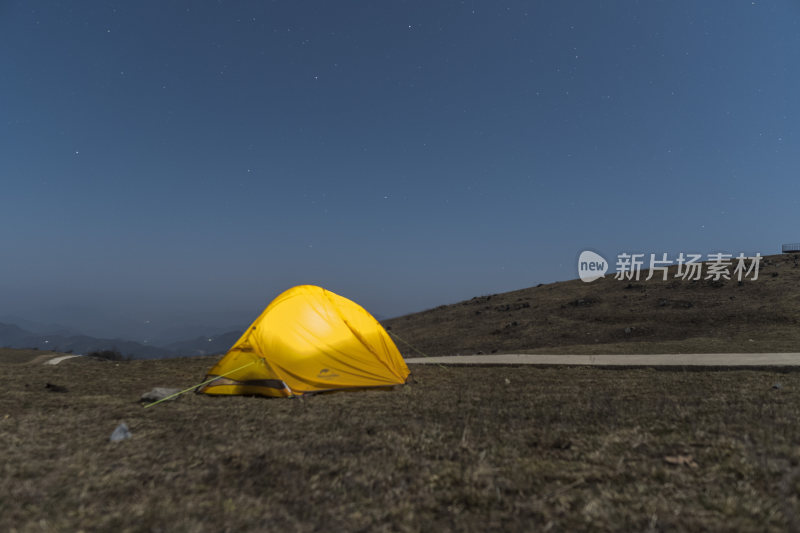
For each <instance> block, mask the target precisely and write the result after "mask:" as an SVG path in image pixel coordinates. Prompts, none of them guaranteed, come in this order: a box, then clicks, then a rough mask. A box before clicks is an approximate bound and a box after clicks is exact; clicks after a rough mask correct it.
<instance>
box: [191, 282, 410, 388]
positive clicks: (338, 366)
mask: <svg viewBox="0 0 800 533" xmlns="http://www.w3.org/2000/svg"><path fill="white" fill-rule="evenodd" d="M251 363H252V364H251ZM242 367H243V368H242ZM237 369H239V370H237ZM231 371H233V372H231ZM409 375H410V372H409V370H408V367H407V366H406V363H405V361H404V360H403V357H402V356H401V355H400V352H399V351H398V350H397V347H396V346H395V345H394V342H392V339H391V338H389V335H388V334H387V333H386V330H384V329H383V327H382V326H381V325H380V324H379V323H378V321H377V320H375V319H374V318H373V317H372V315H370V314H369V313H368V312H367V311H366V310H365V309H364V308H363V307H361V306H360V305H358V304H356V303H355V302H352V301H350V300H348V299H347V298H343V297H341V296H339V295H338V294H334V293H332V292H330V291H327V290H325V289H323V288H321V287H315V286H313V285H300V286H298V287H294V288H292V289H289V290H288V291H286V292H284V293H282V294H281V295H280V296H278V297H277V298H275V299H274V300H273V301H272V303H270V304H269V306H267V308H266V309H265V310H264V312H263V313H261V315H260V316H259V317H258V318H257V319H256V320H255V322H253V324H252V325H251V326H250V327H249V328H247V331H245V332H244V334H243V335H242V336H241V338H239V340H238V341H236V343H235V344H234V345H233V347H231V349H230V350H228V353H227V354H225V356H224V357H223V358H222V359H221V360H220V361H219V362H218V363H217V364H216V365H214V367H213V368H212V369H211V370H210V371H209V373H208V376H206V378H207V379H212V378H214V377H215V376H224V377H220V378H219V379H215V380H214V381H212V382H211V383H209V384H207V385H205V386H204V387H202V388H201V389H200V392H204V393H206V394H260V395H263V396H301V395H303V394H308V393H314V392H322V391H331V390H341V389H352V388H365V387H387V386H393V385H399V384H403V383H405V382H406V380H407V379H408V377H409Z"/></svg>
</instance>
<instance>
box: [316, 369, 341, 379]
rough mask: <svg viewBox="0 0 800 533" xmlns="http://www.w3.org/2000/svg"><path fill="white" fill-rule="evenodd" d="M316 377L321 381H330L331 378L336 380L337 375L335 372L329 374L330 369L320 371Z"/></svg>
mask: <svg viewBox="0 0 800 533" xmlns="http://www.w3.org/2000/svg"><path fill="white" fill-rule="evenodd" d="M317 377H318V378H322V379H331V378H338V377H339V374H337V373H336V372H331V369H330V368H323V369H322V370H320V371H319V374H317Z"/></svg>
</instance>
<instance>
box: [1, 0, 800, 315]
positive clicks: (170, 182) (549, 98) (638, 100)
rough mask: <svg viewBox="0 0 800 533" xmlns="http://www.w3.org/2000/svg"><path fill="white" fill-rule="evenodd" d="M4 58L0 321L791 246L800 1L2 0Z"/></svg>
mask: <svg viewBox="0 0 800 533" xmlns="http://www.w3.org/2000/svg"><path fill="white" fill-rule="evenodd" d="M0 71H1V72H2V73H3V74H2V78H0V103H1V105H0V180H2V182H1V183H2V191H3V200H4V201H3V209H2V211H1V212H0V242H2V244H3V250H4V253H3V257H2V260H1V261H0V314H18V315H22V316H25V317H28V318H31V319H34V320H56V321H59V320H60V321H62V322H64V321H68V320H73V322H75V320H77V318H76V317H84V316H86V317H88V316H89V315H90V314H91V313H90V311H91V310H94V311H97V312H99V313H104V314H114V315H120V316H123V315H124V316H125V317H129V318H131V319H132V320H146V319H147V320H156V321H158V322H159V323H163V324H172V323H184V322H191V321H194V322H197V321H201V322H202V321H206V322H209V323H215V324H228V323H238V322H240V321H246V320H247V319H249V318H252V317H253V315H254V314H255V313H257V312H258V311H259V310H260V309H261V308H263V306H264V305H265V304H266V303H267V302H268V301H269V300H270V299H271V298H272V297H274V296H275V295H276V294H277V293H279V292H280V291H282V290H284V289H286V288H288V287H290V286H292V285H296V284H301V283H314V284H320V285H322V286H325V287H327V288H329V289H331V290H334V291H336V292H339V293H340V294H342V295H344V296H347V297H350V298H352V299H354V300H356V301H358V302H359V303H361V304H362V305H364V306H365V307H367V309H369V310H370V311H372V312H373V313H375V314H378V315H381V316H384V317H388V316H394V315H398V314H402V313H406V312H411V311H415V310H421V309H424V308H427V307H431V306H435V305H439V304H442V303H449V302H452V301H457V300H459V299H463V298H469V297H471V296H474V295H478V294H486V293H493V292H499V291H506V290H512V289H518V288H523V287H527V286H531V285H535V284H537V283H540V282H549V281H555V280H562V279H571V278H575V277H576V276H577V271H576V265H575V261H576V258H577V254H578V253H579V252H580V251H581V250H582V249H584V248H587V247H588V248H592V249H595V250H598V251H600V252H601V253H604V254H606V255H607V256H608V255H611V256H613V255H614V254H616V253H618V252H622V251H643V252H665V251H666V252H675V253H677V252H678V251H696V252H703V253H706V252H712V251H727V252H730V253H734V254H737V253H739V252H740V251H744V252H755V251H759V252H761V253H762V254H768V253H775V252H777V251H779V247H780V244H781V243H782V242H792V241H800V223H799V221H800V179H798V171H799V170H800V142H799V141H800V138H799V137H798V126H797V124H798V119H799V118H800V116H799V115H800V114H799V113H798V112H799V111H800V99H799V98H798V95H800V4H798V3H797V2H794V1H788V0H786V1H780V0H777V1H774V2H763V3H762V2H760V1H757V2H751V1H730V0H724V1H723V0H719V1H710V0H709V1H703V2H697V1H694V0H692V1H638V2H634V1H619V2H591V1H585V2H571V1H558V2H555V1H548V2H515V1H509V2H496V1H486V2H480V1H473V2H470V1H466V2H431V1H405V2H400V1H394V2H389V1H386V2H366V1H364V2H348V1H343V2H323V1H315V2H310V1H309V2H301V1H297V2H295V1H288V0H287V1H276V2H260V1H259V2H223V1H218V2H181V1H170V2H155V1H142V2H113V1H102V2H100V1H89V2H56V1H42V2H23V1H0ZM80 310H83V311H80ZM82 313H83V314H82ZM84 320H87V321H88V320H90V319H89V318H85V319H84ZM89 325H90V324H89ZM87 327H88V326H87Z"/></svg>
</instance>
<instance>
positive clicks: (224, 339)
mask: <svg viewBox="0 0 800 533" xmlns="http://www.w3.org/2000/svg"><path fill="white" fill-rule="evenodd" d="M37 329H38V328H37ZM54 329H55V331H53V332H51V333H49V334H45V333H42V332H41V331H37V332H34V331H30V330H28V329H23V328H21V327H19V326H18V325H16V324H6V323H3V322H0V346H2V347H6V348H37V349H40V350H54V351H58V352H71V353H77V354H84V355H85V354H88V353H89V352H93V351H100V350H116V351H118V352H120V353H121V354H122V355H124V356H126V357H133V358H136V359H162V358H166V357H185V356H196V355H210V354H216V353H224V352H226V351H227V350H228V348H230V347H231V346H232V345H233V343H234V342H236V340H237V339H238V338H239V337H240V336H241V334H242V332H241V331H229V332H227V333H223V334H221V335H213V336H199V337H195V338H192V339H188V340H183V341H177V342H172V343H170V344H168V345H166V346H153V345H150V344H146V343H140V342H135V341H130V340H125V339H103V338H97V337H90V336H88V335H82V334H80V333H77V332H74V331H69V330H66V329H61V328H54Z"/></svg>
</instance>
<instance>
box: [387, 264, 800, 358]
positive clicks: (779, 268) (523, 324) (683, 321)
mask: <svg viewBox="0 0 800 533" xmlns="http://www.w3.org/2000/svg"><path fill="white" fill-rule="evenodd" d="M798 261H800V256H798V255H773V256H767V257H764V258H763V259H762V262H761V268H760V273H759V277H758V279H757V280H752V279H750V278H747V279H744V280H743V281H741V282H738V281H736V280H731V281H725V280H720V281H712V280H701V281H685V280H682V279H675V278H674V275H675V271H676V267H671V268H670V269H669V277H668V279H667V281H661V280H660V276H656V277H658V278H659V279H658V280H657V279H656V277H654V279H652V280H649V281H644V278H646V272H644V273H643V275H642V276H641V278H640V281H638V282H637V281H631V282H628V281H620V280H616V279H614V277H613V273H610V275H608V276H607V277H606V278H603V279H599V280H597V281H594V282H592V283H584V282H583V281H581V280H577V279H576V280H571V281H564V282H558V283H551V284H547V285H539V286H536V287H530V288H527V289H521V290H517V291H513V292H507V293H503V294H491V295H485V296H478V297H475V298H472V299H471V300H466V301H463V302H459V303H455V304H452V305H443V306H440V307H437V308H435V309H429V310H427V311H423V312H421V313H414V314H410V315H406V316H401V317H398V318H394V319H390V320H386V321H384V322H383V324H384V325H385V326H386V327H387V329H389V331H390V332H391V333H393V334H394V335H395V336H396V337H399V338H401V339H403V340H405V341H406V342H407V343H408V344H410V345H412V346H413V347H415V348H417V349H418V350H420V351H421V352H424V353H425V354H427V355H451V354H474V353H479V352H480V353H502V352H523V353H524V352H550V353H587V354H591V353H633V352H636V353H667V352H678V353H680V352H727V351H730V352H766V351H776V352H780V351H798V350H800V328H798V324H800V289H799V287H800V265H798ZM703 272H704V274H703V276H704V277H705V268H704V270H703ZM396 340H397V339H396ZM397 346H398V348H400V350H401V352H403V355H404V356H407V357H408V356H418V355H419V354H417V353H416V352H415V351H414V350H413V349H411V348H409V347H408V346H407V345H406V344H404V343H403V342H402V341H399V340H397Z"/></svg>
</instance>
